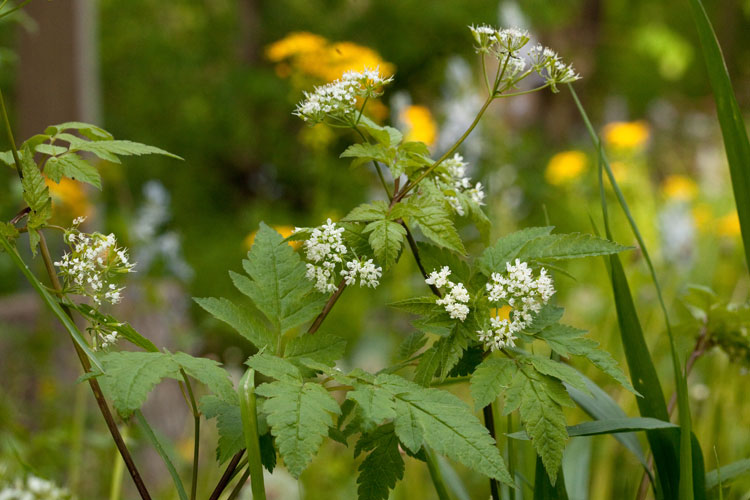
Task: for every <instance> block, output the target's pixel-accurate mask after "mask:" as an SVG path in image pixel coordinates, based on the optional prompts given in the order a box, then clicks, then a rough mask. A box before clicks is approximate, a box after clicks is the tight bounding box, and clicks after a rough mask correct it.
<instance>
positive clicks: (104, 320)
mask: <svg viewBox="0 0 750 500" xmlns="http://www.w3.org/2000/svg"><path fill="white" fill-rule="evenodd" d="M68 306H69V307H72V308H74V309H75V310H77V311H78V312H79V313H81V314H82V315H83V316H84V317H86V318H88V319H89V320H92V321H94V322H97V323H100V324H102V325H104V326H107V327H109V328H112V329H117V334H118V335H119V336H121V337H122V338H124V339H125V340H127V341H128V342H130V343H131V344H133V345H136V346H138V347H140V348H141V349H143V350H144V351H149V352H159V349H158V348H157V347H156V346H155V345H154V343H153V342H151V341H150V340H149V339H147V338H146V337H144V336H143V335H141V334H140V333H138V332H137V331H136V330H135V329H134V328H133V327H132V326H130V324H128V323H125V322H123V321H119V320H117V319H115V318H114V317H113V316H110V315H108V314H103V313H101V312H100V311H98V310H96V309H94V308H93V307H91V306H90V305H88V304H69V305H68Z"/></svg>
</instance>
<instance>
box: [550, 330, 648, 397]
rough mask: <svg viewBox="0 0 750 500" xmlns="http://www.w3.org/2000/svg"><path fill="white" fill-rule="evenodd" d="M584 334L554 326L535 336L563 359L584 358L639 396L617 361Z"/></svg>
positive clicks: (581, 331) (579, 331) (580, 331)
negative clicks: (572, 356)
mask: <svg viewBox="0 0 750 500" xmlns="http://www.w3.org/2000/svg"><path fill="white" fill-rule="evenodd" d="M585 333H586V332H584V331H583V330H579V329H577V328H573V327H572V326H567V325H561V324H559V323H558V324H554V325H550V326H548V327H546V328H544V329H543V330H542V331H540V332H539V334H538V335H537V337H538V338H540V339H544V340H545V341H547V343H548V344H549V346H550V348H552V350H553V351H555V352H556V353H557V354H559V355H560V356H563V357H568V356H569V355H570V354H573V355H575V356H584V357H586V358H587V359H588V360H589V361H591V362H592V363H593V364H594V365H595V366H596V367H597V368H599V369H600V370H601V371H603V372H604V373H606V374H607V375H609V376H610V377H612V378H613V379H615V380H616V381H617V382H619V383H620V384H622V386H623V387H625V388H626V389H627V390H629V391H630V392H632V393H633V394H635V395H637V396H639V395H640V394H639V393H638V392H637V391H636V390H635V389H634V388H633V386H632V385H631V384H630V380H628V378H627V377H626V376H625V374H624V373H623V372H622V370H620V367H619V366H618V365H617V361H615V359H614V358H613V357H612V355H611V354H610V353H608V352H607V351H603V350H601V349H597V346H598V345H599V343H598V342H597V341H595V340H593V339H588V338H584V337H583V335H584V334H585Z"/></svg>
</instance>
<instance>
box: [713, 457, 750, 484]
mask: <svg viewBox="0 0 750 500" xmlns="http://www.w3.org/2000/svg"><path fill="white" fill-rule="evenodd" d="M748 473H750V458H746V459H744V460H739V461H737V462H734V463H731V464H729V465H723V466H721V467H719V468H717V469H714V470H712V471H709V472H707V473H706V489H707V490H712V489H714V488H716V487H719V488H721V487H723V486H727V484H729V483H730V482H731V481H733V480H734V479H737V478H738V477H740V476H742V475H743V474H748Z"/></svg>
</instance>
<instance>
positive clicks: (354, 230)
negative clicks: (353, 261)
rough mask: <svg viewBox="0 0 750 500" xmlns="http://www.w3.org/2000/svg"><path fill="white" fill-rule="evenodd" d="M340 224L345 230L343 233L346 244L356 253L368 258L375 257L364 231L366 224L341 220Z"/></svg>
mask: <svg viewBox="0 0 750 500" xmlns="http://www.w3.org/2000/svg"><path fill="white" fill-rule="evenodd" d="M339 225H340V226H341V227H343V228H344V232H343V233H342V234H341V237H342V238H343V239H344V244H346V246H347V247H349V248H350V249H351V250H352V253H353V254H354V255H358V256H360V257H367V258H370V257H374V254H373V253H372V247H370V242H369V241H368V238H367V234H365V232H364V231H365V225H364V224H358V223H354V222H341V223H340V224H339Z"/></svg>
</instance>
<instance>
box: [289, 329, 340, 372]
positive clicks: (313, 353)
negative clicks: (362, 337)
mask: <svg viewBox="0 0 750 500" xmlns="http://www.w3.org/2000/svg"><path fill="white" fill-rule="evenodd" d="M345 349H346V340H344V339H342V338H341V337H337V336H336V335H330V334H325V333H318V334H317V335H303V336H301V337H295V338H293V339H291V340H290V341H289V343H288V344H287V345H286V349H285V351H284V358H285V359H288V360H291V361H294V360H295V359H302V358H309V359H312V360H313V361H317V362H319V363H324V364H326V365H330V366H333V365H334V364H335V363H336V361H337V360H339V359H341V358H342V357H343V356H344V350H345Z"/></svg>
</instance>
